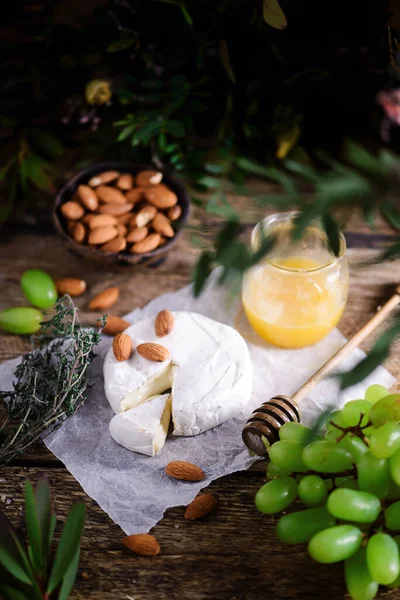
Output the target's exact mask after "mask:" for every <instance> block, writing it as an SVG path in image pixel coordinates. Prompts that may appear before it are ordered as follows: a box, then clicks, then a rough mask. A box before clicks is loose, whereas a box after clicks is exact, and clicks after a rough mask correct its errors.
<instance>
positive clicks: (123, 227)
mask: <svg viewBox="0 0 400 600" xmlns="http://www.w3.org/2000/svg"><path fill="white" fill-rule="evenodd" d="M117 231H118V235H120V236H121V237H126V234H127V233H128V229H127V227H126V225H123V224H122V223H118V225H117Z"/></svg>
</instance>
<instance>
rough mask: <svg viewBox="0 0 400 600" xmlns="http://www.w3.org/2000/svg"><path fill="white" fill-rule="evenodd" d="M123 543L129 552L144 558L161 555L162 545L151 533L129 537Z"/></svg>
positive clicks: (135, 534)
mask: <svg viewBox="0 0 400 600" xmlns="http://www.w3.org/2000/svg"><path fill="white" fill-rule="evenodd" d="M122 542H123V544H124V546H126V547H127V548H128V549H129V550H132V552H135V553H136V554H141V555H142V556H157V554H160V544H159V543H158V542H157V540H156V538H155V537H154V535H150V534H149V533H134V534H132V535H127V536H126V537H124V539H123V540H122Z"/></svg>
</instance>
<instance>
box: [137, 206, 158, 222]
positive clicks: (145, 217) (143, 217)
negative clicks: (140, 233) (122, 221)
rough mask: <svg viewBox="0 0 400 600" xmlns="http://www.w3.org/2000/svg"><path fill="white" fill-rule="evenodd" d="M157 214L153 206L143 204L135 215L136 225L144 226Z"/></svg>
mask: <svg viewBox="0 0 400 600" xmlns="http://www.w3.org/2000/svg"><path fill="white" fill-rule="evenodd" d="M156 214H157V209H156V207H155V206H145V207H143V208H142V210H140V211H139V212H138V214H137V215H136V227H144V226H145V225H148V224H149V223H150V221H152V220H153V219H154V217H155V216H156Z"/></svg>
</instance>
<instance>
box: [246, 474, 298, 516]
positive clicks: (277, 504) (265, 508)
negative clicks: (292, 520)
mask: <svg viewBox="0 0 400 600" xmlns="http://www.w3.org/2000/svg"><path fill="white" fill-rule="evenodd" d="M296 496H297V482H296V480H295V479H293V477H287V476H284V477H279V478H278V479H273V480H272V481H269V482H268V483H266V484H265V485H263V486H262V487H261V488H260V489H259V490H258V492H257V494H256V498H255V502H256V506H257V508H258V510H259V511H260V512H262V513H265V514H267V515H272V514H274V513H278V512H280V511H281V510H283V509H285V508H287V507H288V506H289V505H290V504H291V503H292V502H293V500H294V499H295V498H296Z"/></svg>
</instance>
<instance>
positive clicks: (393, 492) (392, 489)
mask: <svg viewBox="0 0 400 600" xmlns="http://www.w3.org/2000/svg"><path fill="white" fill-rule="evenodd" d="M386 500H400V486H399V485H397V483H395V482H394V481H393V480H391V481H390V486H389V492H388V495H387V496H386Z"/></svg>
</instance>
